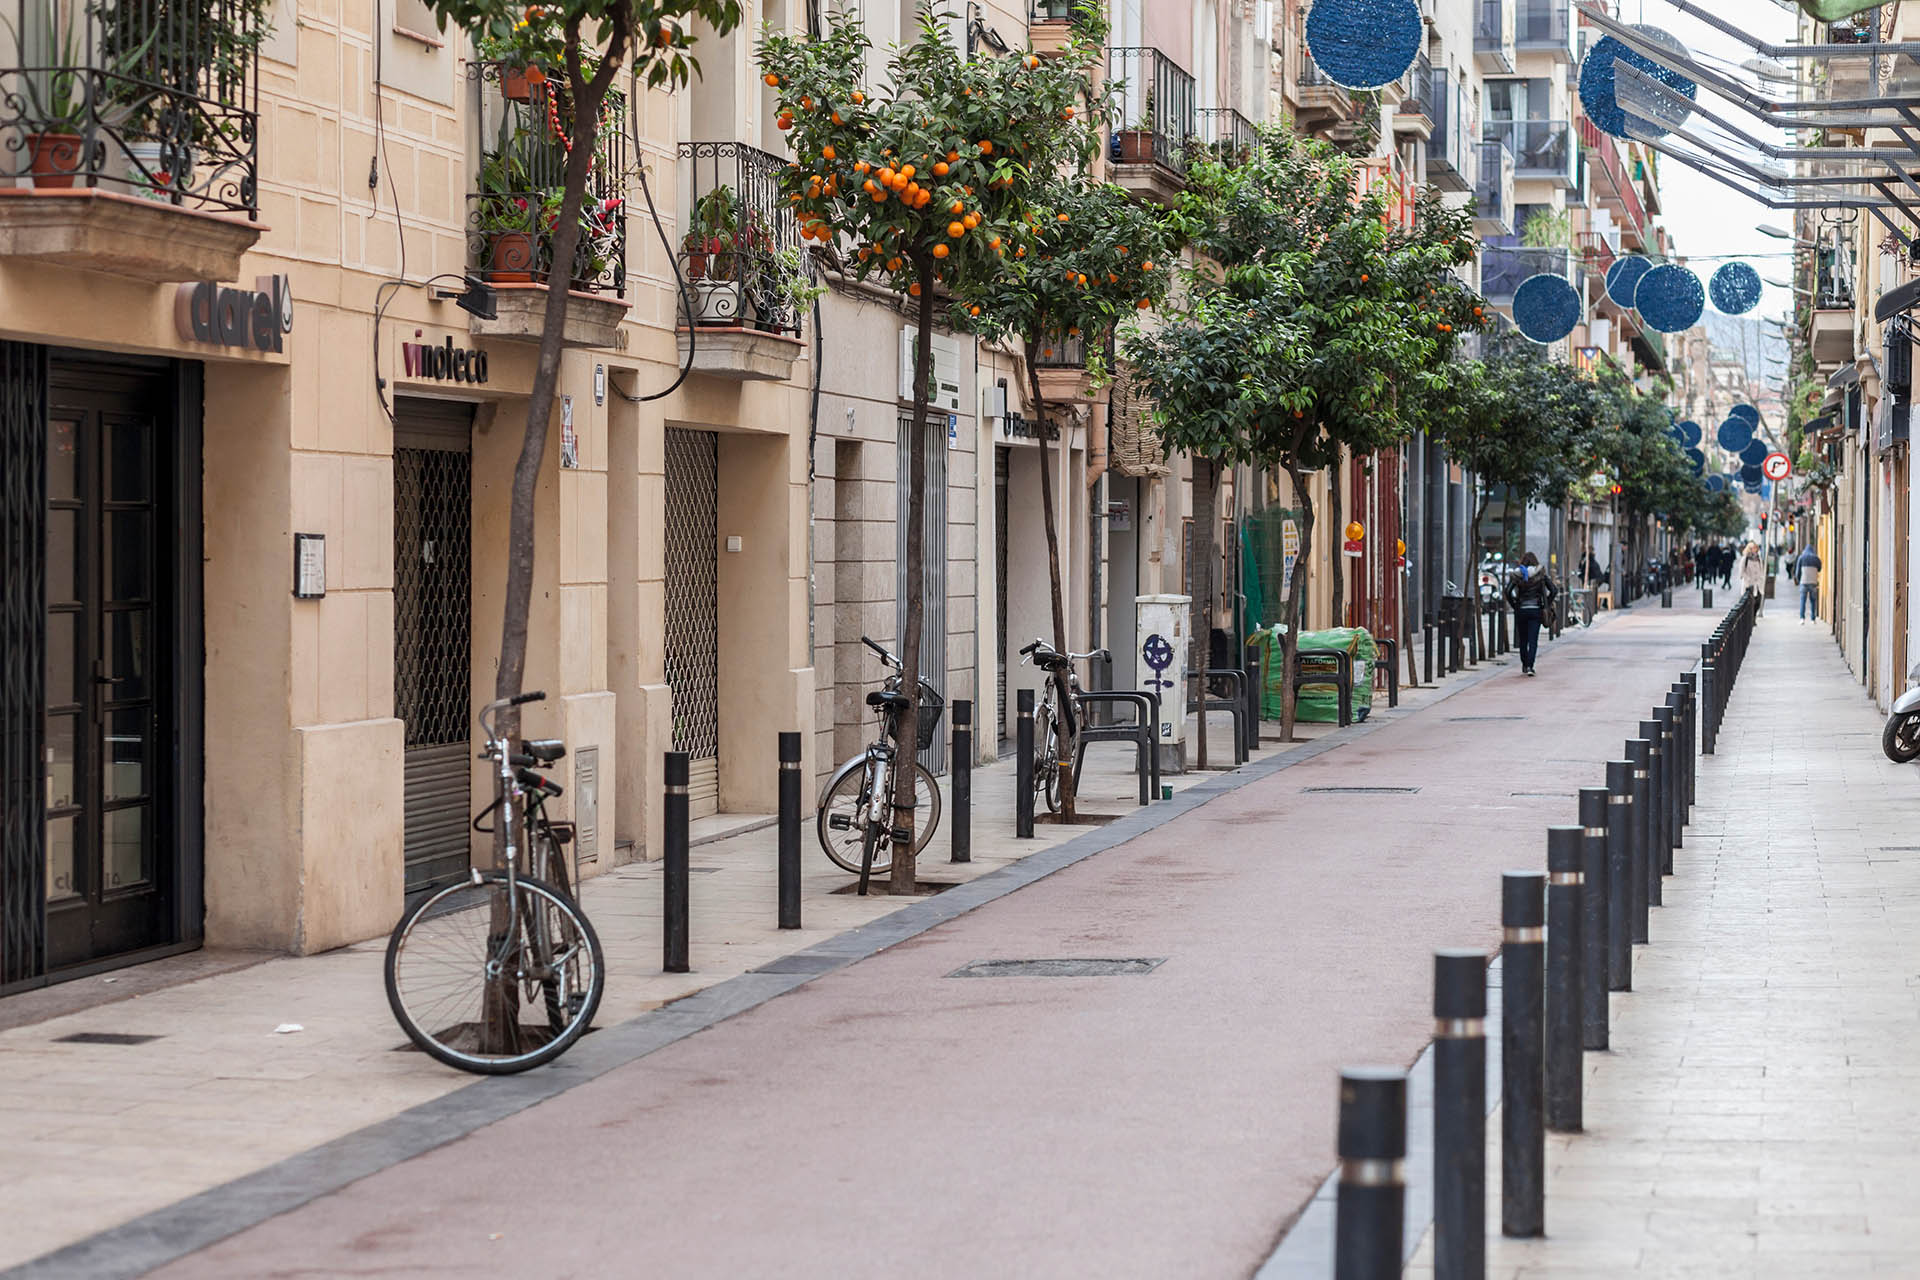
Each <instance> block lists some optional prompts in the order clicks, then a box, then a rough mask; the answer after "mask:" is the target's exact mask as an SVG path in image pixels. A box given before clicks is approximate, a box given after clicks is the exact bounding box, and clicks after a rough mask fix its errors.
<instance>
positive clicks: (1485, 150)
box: [1473, 138, 1516, 236]
mask: <svg viewBox="0 0 1920 1280" xmlns="http://www.w3.org/2000/svg"><path fill="white" fill-rule="evenodd" d="M1475 150H1476V152H1477V153H1478V157H1477V158H1478V173H1477V175H1476V176H1475V179H1474V184H1473V205H1474V209H1473V225H1474V230H1476V231H1478V232H1479V233H1480V234H1481V235H1483V236H1507V235H1512V234H1513V233H1514V231H1515V229H1516V228H1515V227H1514V225H1513V156H1512V154H1511V153H1510V152H1509V151H1508V150H1507V144H1506V143H1504V142H1502V141H1500V140H1499V139H1498V138H1486V139H1483V140H1482V141H1481V142H1480V143H1478V144H1477V145H1476V147H1475Z"/></svg>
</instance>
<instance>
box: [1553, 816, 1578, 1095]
mask: <svg viewBox="0 0 1920 1280" xmlns="http://www.w3.org/2000/svg"><path fill="white" fill-rule="evenodd" d="M1586 858H1587V841H1586V832H1585V831H1584V830H1583V829H1581V828H1580V827H1548V828H1547V1014H1546V1040H1547V1048H1546V1076H1547V1128H1549V1129H1552V1130H1553V1131H1554V1132H1555V1133H1578V1132H1579V1131H1580V1118H1581V1105H1580V1103H1581V1098H1580V1062H1581V1056H1582V1042H1583V1040H1584V1034H1583V1030H1582V1028H1583V1026H1584V1024H1585V1021H1586V1018H1585V1011H1586V980H1585V979H1584V978H1583V977H1582V976H1581V973H1580V970H1581V967H1582V965H1581V962H1582V960H1583V959H1584V958H1585V954H1586V945H1587V944H1586V939H1585V938H1584V937H1583V936H1582V935H1583V934H1584V933H1585V929H1584V928H1583V927H1582V926H1583V925H1584V924H1585V923H1586V921H1585V919H1584V917H1585V915H1586V904H1585V903H1583V902H1582V901H1581V896H1582V890H1583V889H1584V888H1585V882H1586V874H1585V868H1586Z"/></svg>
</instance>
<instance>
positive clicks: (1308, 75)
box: [1292, 40, 1359, 137]
mask: <svg viewBox="0 0 1920 1280" xmlns="http://www.w3.org/2000/svg"><path fill="white" fill-rule="evenodd" d="M1292 57H1293V66H1294V84H1295V86H1296V92H1295V98H1294V113H1293V119H1294V124H1295V125H1297V126H1298V127H1299V128H1300V129H1301V130H1302V131H1304V132H1306V133H1310V134H1314V135H1316V136H1320V137H1326V136H1328V135H1329V134H1330V133H1331V131H1332V130H1334V129H1335V128H1338V127H1339V126H1341V125H1344V124H1346V123H1348V122H1349V121H1351V120H1352V119H1353V116H1354V113H1355V112H1356V111H1357V110H1358V109H1359V108H1358V104H1357V102H1356V101H1355V99H1354V96H1353V92H1352V90H1350V89H1347V88H1346V87H1345V86H1343V85H1339V84H1335V83H1334V82H1333V79H1332V77H1330V76H1328V75H1327V73H1326V72H1324V71H1322V70H1321V69H1320V64H1319V63H1317V62H1315V61H1314V60H1313V55H1312V54H1311V53H1308V52H1307V47H1306V42H1305V41H1304V40H1302V41H1301V42H1300V43H1299V44H1297V45H1296V46H1295V47H1294V49H1293V51H1292Z"/></svg>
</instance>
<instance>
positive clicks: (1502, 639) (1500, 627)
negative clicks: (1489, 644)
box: [1493, 609, 1513, 653]
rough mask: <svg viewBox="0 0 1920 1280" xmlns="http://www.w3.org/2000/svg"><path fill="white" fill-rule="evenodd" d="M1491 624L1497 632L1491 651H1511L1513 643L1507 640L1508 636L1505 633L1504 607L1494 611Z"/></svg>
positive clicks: (1505, 612) (1505, 614) (1505, 617)
mask: <svg viewBox="0 0 1920 1280" xmlns="http://www.w3.org/2000/svg"><path fill="white" fill-rule="evenodd" d="M1493 625H1494V628H1495V630H1496V632H1497V634H1496V635H1495V637H1494V650H1493V651H1494V652H1495V653H1510V652H1512V651H1513V645H1512V643H1511V642H1510V641H1509V638H1508V635H1507V611H1506V610H1505V609H1499V610H1496V611H1495V613H1494V623H1493Z"/></svg>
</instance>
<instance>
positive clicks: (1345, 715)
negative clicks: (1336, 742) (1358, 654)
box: [1293, 649, 1353, 729]
mask: <svg viewBox="0 0 1920 1280" xmlns="http://www.w3.org/2000/svg"><path fill="white" fill-rule="evenodd" d="M1308 662H1315V663H1319V662H1331V663H1333V664H1334V670H1333V671H1332V672H1331V673H1327V672H1323V671H1308V670H1306V664H1307V663H1308ZM1309 684H1331V685H1335V686H1337V687H1338V688H1339V690H1340V727H1341V728H1342V729H1344V728H1346V727H1347V726H1348V725H1350V724H1352V723H1353V655H1352V654H1349V653H1347V652H1345V651H1344V650H1340V649H1320V650H1315V651H1313V652H1310V653H1299V652H1295V654H1294V655H1293V696H1294V697H1295V698H1296V699H1297V698H1299V696H1300V689H1301V686H1303V685H1309Z"/></svg>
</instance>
